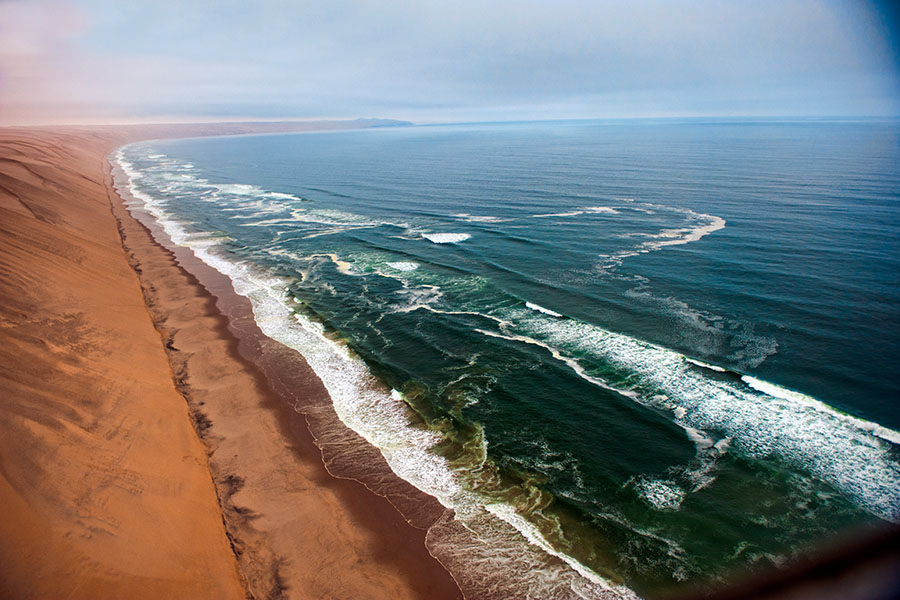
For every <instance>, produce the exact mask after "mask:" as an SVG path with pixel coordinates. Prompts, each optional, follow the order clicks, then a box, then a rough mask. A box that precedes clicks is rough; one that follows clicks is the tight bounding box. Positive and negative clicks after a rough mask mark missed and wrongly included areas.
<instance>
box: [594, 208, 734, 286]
mask: <svg viewBox="0 0 900 600" xmlns="http://www.w3.org/2000/svg"><path fill="white" fill-rule="evenodd" d="M628 209H629V210H637V211H641V212H646V213H650V214H655V213H656V212H659V211H662V210H668V211H670V212H675V213H678V214H681V215H684V216H686V217H687V218H689V219H691V220H693V221H695V224H692V225H690V226H688V227H682V228H675V229H664V230H662V231H660V232H658V233H655V234H651V235H649V236H646V237H649V238H650V239H648V240H647V241H644V242H641V243H640V244H638V245H637V246H634V247H632V248H629V249H628V250H623V251H621V252H616V253H614V254H610V255H601V258H603V259H604V261H603V262H602V263H601V264H600V265H599V266H598V268H599V269H600V270H605V269H607V268H609V267H613V266H615V265H619V264H621V263H622V261H623V260H625V259H626V258H630V257H632V256H638V255H640V254H647V253H648V252H655V251H657V250H661V249H663V248H666V247H669V246H679V245H682V244H689V243H691V242H696V241H698V240H700V239H701V238H703V237H705V236H707V235H709V234H711V233H714V232H716V231H719V230H720V229H724V228H725V224H726V222H725V219H723V218H721V217H717V216H715V215H707V214H702V213H697V212H694V211H692V210H690V209H684V208H679V209H674V208H670V207H666V206H657V205H653V204H645V205H644V206H629V207H628ZM626 237H631V235H630V234H629V235H628V236H626Z"/></svg>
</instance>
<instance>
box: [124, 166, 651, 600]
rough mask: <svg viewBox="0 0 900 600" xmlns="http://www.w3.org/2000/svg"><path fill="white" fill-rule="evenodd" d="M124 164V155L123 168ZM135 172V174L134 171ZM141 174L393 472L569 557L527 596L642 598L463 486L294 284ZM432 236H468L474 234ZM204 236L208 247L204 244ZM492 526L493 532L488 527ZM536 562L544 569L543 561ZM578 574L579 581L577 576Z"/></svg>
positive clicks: (469, 519)
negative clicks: (197, 221) (192, 224)
mask: <svg viewBox="0 0 900 600" xmlns="http://www.w3.org/2000/svg"><path fill="white" fill-rule="evenodd" d="M120 156H121V153H120ZM124 162H125V161H124V158H122V159H121V160H120V164H121V163H124ZM124 167H125V165H123V170H124V171H125V172H126V174H128V170H126V169H125V168H124ZM131 171H132V173H134V169H131ZM135 175H136V176H135V177H134V178H131V177H130V176H129V186H130V188H131V191H132V195H133V196H134V197H135V198H136V199H137V200H138V201H140V202H141V203H142V205H143V206H144V208H145V209H146V210H147V211H148V212H150V213H151V214H152V215H153V216H154V217H155V218H156V219H157V221H158V222H159V223H160V225H161V226H162V227H163V229H164V230H165V231H166V233H167V234H168V235H169V237H170V238H171V239H172V241H173V242H174V243H175V244H177V245H182V246H186V247H188V248H191V249H192V250H193V252H194V254H195V255H196V256H197V257H198V258H199V259H200V260H202V261H203V262H205V263H206V264H208V265H209V266H211V267H213V268H214V269H216V270H217V271H219V272H221V273H223V274H225V275H226V276H228V277H229V278H230V279H231V281H232V284H233V286H234V290H235V292H236V293H238V294H240V295H242V296H245V297H247V298H248V299H249V300H250V302H251V306H252V309H253V313H254V319H255V321H256V322H257V324H258V325H259V327H260V329H261V330H262V331H263V333H264V334H265V335H267V336H269V337H270V338H272V339H274V340H276V341H279V342H281V343H283V344H285V345H286V346H288V347H290V348H293V349H295V350H297V351H298V352H300V353H301V354H302V355H303V356H304V357H305V358H306V361H307V362H308V363H309V365H310V367H312V369H313V370H314V371H315V373H316V374H317V375H318V377H319V378H320V379H321V381H322V383H323V384H324V386H325V388H326V389H327V390H328V393H329V395H330V396H331V399H332V402H333V404H334V408H335V411H336V413H337V415H338V417H339V418H340V420H341V421H342V422H343V423H344V424H345V425H346V426H347V427H349V428H350V429H352V430H353V431H355V432H356V433H357V434H359V435H360V436H361V437H363V438H364V439H365V440H367V441H368V442H369V443H371V444H372V445H373V446H375V447H376V448H378V449H379V450H380V452H381V454H382V455H383V456H384V457H385V459H386V460H387V463H388V465H389V466H390V468H391V469H392V470H393V471H394V473H396V474H397V475H398V476H400V477H401V478H403V479H405V480H406V481H408V482H410V483H411V484H412V485H414V486H416V487H417V488H419V489H420V490H422V491H424V492H426V493H428V494H430V495H432V496H434V497H435V498H437V499H438V501H439V502H441V504H443V505H444V506H447V507H452V508H453V509H454V513H455V519H457V520H459V521H460V522H463V523H465V525H464V527H465V528H466V529H469V530H470V531H471V532H472V535H473V536H474V537H475V539H479V538H480V537H481V534H480V533H479V527H481V525H480V523H481V520H480V517H479V515H483V514H485V509H486V506H485V505H486V504H491V506H492V508H491V509H490V512H491V513H492V514H495V517H497V518H500V519H501V520H503V521H504V522H510V523H511V524H512V525H513V527H515V529H516V531H518V532H519V534H520V535H521V536H522V537H523V538H524V540H525V541H527V542H528V543H529V544H531V545H533V546H534V547H535V548H538V547H539V548H540V549H541V550H543V551H550V552H551V553H552V554H554V555H555V556H558V557H560V558H562V559H563V560H564V561H565V563H566V564H567V565H568V566H569V567H570V568H571V569H572V571H571V573H572V577H574V578H575V580H571V578H555V580H554V581H552V582H548V581H543V580H542V579H541V578H540V577H537V578H535V579H534V580H528V581H523V582H521V585H522V586H523V587H525V588H527V587H528V586H529V585H532V586H537V587H536V588H535V591H534V593H532V591H527V590H526V593H525V597H529V598H532V597H535V598H536V597H540V596H541V595H542V592H541V590H543V589H547V588H549V589H552V590H553V593H552V595H553V597H559V598H565V597H581V598H600V597H617V598H628V599H631V598H636V596H635V595H634V594H633V593H632V592H631V591H630V590H628V589H627V588H624V587H620V586H614V585H612V584H609V583H607V582H605V581H604V580H603V579H602V578H601V577H600V576H599V575H597V574H596V573H594V572H593V571H591V570H590V569H588V568H587V567H585V566H583V565H581V564H580V563H578V562H577V561H576V560H574V559H573V558H571V557H568V556H566V555H564V554H561V553H559V552H557V551H555V550H554V549H553V548H552V547H551V546H550V545H549V543H547V542H546V540H544V539H543V538H541V537H539V533H538V532H537V530H536V529H535V528H534V526H532V525H531V524H530V523H528V522H527V521H526V520H524V519H523V518H521V517H517V516H515V517H514V516H512V515H514V514H515V511H514V509H513V508H512V507H511V506H509V507H506V508H504V507H505V506H506V505H498V504H492V503H491V502H489V501H488V500H487V499H486V498H484V497H482V496H480V495H479V494H478V493H476V492H473V491H469V490H467V489H465V488H464V487H462V486H461V485H460V483H459V481H458V480H457V478H456V475H455V474H454V472H453V471H452V469H451V468H450V466H449V464H448V463H447V461H446V459H444V458H442V457H440V456H439V455H437V454H435V453H434V452H431V451H430V449H431V448H432V447H433V446H434V445H435V444H436V443H438V442H440V441H441V439H442V438H441V437H440V436H439V435H438V434H436V433H434V432H432V431H429V430H427V429H423V428H420V427H413V426H412V425H411V424H410V415H409V410H410V409H409V408H408V406H407V405H406V404H405V402H404V401H403V396H402V394H401V393H400V392H399V391H397V390H393V389H389V388H386V387H384V386H383V385H382V384H380V383H379V381H378V380H377V379H375V378H374V377H373V375H372V374H371V372H370V371H369V370H368V368H367V367H366V365H365V363H364V362H363V361H362V360H361V359H360V358H359V357H357V356H356V355H355V354H354V353H353V352H352V351H350V350H349V348H348V347H347V346H346V345H344V344H341V343H339V342H336V341H334V340H332V339H331V338H329V337H328V336H327V335H326V334H325V331H324V327H323V326H322V325H321V324H319V323H317V322H315V321H312V320H310V319H309V318H307V317H305V316H304V315H302V314H297V313H294V311H293V309H292V308H291V306H292V305H294V304H296V298H294V297H293V296H291V295H290V294H289V293H288V292H287V291H286V290H287V289H288V287H289V282H288V281H286V280H284V279H281V278H278V277H273V276H271V275H269V274H267V273H265V272H260V271H259V270H257V268H256V267H254V266H252V265H251V264H249V263H243V262H235V261H233V260H228V259H226V258H224V256H222V255H220V254H219V253H217V252H216V248H215V245H216V242H217V241H218V242H221V238H218V240H216V238H214V237H211V236H210V235H209V234H203V233H200V234H198V233H191V232H189V231H187V229H186V228H185V226H184V225H183V224H182V223H180V222H179V221H177V220H176V219H173V218H171V217H170V216H169V214H168V213H167V212H166V210H165V205H166V201H165V200H162V199H160V200H157V199H155V198H154V197H152V196H151V195H149V194H145V193H143V192H142V191H141V190H139V189H137V187H136V186H135V182H136V180H137V179H138V178H139V177H140V174H137V173H135ZM433 235H435V236H441V235H444V236H447V235H453V236H465V238H462V239H467V238H468V234H433ZM204 236H205V237H204ZM200 238H203V240H205V242H204V243H199V239H200ZM206 242H211V243H206ZM436 243H446V242H436ZM323 256H327V257H328V258H329V259H330V260H331V261H332V262H334V263H335V265H336V266H337V267H338V268H339V269H341V270H342V271H343V272H347V273H348V274H352V270H351V266H350V265H349V263H346V262H345V261H341V260H340V259H339V258H338V257H337V256H336V255H331V254H328V255H323ZM424 308H430V307H427V306H424ZM495 320H496V319H495ZM499 323H502V321H499ZM501 515H502V516H501ZM488 528H489V529H490V526H489V525H488ZM488 534H489V532H488V531H484V535H485V536H488ZM498 542H503V540H498ZM509 542H510V540H508V539H506V540H505V543H509ZM492 551H494V552H496V551H501V549H500V547H499V546H493V547H492ZM509 552H510V553H513V554H515V553H518V554H520V555H522V556H527V555H528V554H529V553H531V552H534V551H533V550H531V549H529V548H527V547H526V548H518V549H516V550H512V549H510V550H509ZM532 562H533V563H534V564H540V562H541V561H540V560H534V561H532ZM576 572H577V573H578V574H579V575H578V576H576V575H574V573H576ZM576 580H577V581H576ZM560 582H562V583H560ZM560 586H562V589H560ZM610 594H613V596H610Z"/></svg>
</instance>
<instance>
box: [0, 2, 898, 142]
mask: <svg viewBox="0 0 900 600" xmlns="http://www.w3.org/2000/svg"><path fill="white" fill-rule="evenodd" d="M896 14H897V13H896V10H895V9H893V8H892V7H891V5H890V3H887V2H885V3H879V2H865V1H860V2H839V1H834V0H778V1H773V0H759V1H754V2H741V1H724V0H718V1H713V0H702V1H697V2H673V1H666V0H641V1H635V2H612V1H588V0H560V1H558V2H550V1H541V0H519V1H514V0H480V1H479V0H455V1H453V2H450V1H435V2H420V1H415V0H398V1H392V2H390V3H382V2H373V1H365V0H334V1H332V2H328V3H312V2H290V1H289V0H263V1H258V2H252V3H248V2H242V1H237V0H223V1H220V2H169V1H161V2H160V1H153V2H151V1H148V0H136V1H134V2H128V3H122V2H118V1H113V0H0V124H25V123H50V122H55V123H61V122H98V121H101V122H102V121H135V120H151V121H152V120H236V119H270V120H271V119H318V118H353V117H359V116H367V117H368V116H371V117H376V116H377V117H389V118H398V119H409V120H414V121H418V122H435V121H441V122H446V121H475V120H518V119H548V118H593V117H597V118H604V117H609V118H620V117H640V116H649V117H666V116H733V115H745V116H898V115H900V75H898V72H900V60H898V58H900V45H898V31H897V23H896Z"/></svg>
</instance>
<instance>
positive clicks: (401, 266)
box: [388, 261, 419, 272]
mask: <svg viewBox="0 0 900 600" xmlns="http://www.w3.org/2000/svg"><path fill="white" fill-rule="evenodd" d="M388 266H389V267H390V268H392V269H396V270H397V271H405V272H409V271H415V270H416V269H418V268H419V265H418V264H417V263H414V262H404V261H401V262H389V263H388Z"/></svg>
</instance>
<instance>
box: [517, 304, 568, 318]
mask: <svg viewBox="0 0 900 600" xmlns="http://www.w3.org/2000/svg"><path fill="white" fill-rule="evenodd" d="M525 306H527V307H528V308H530V309H531V310H536V311H537V312H540V313H544V314H545V315H550V316H551V317H561V316H562V315H561V314H559V313H558V312H556V311H555V310H550V309H549V308H544V307H543V306H539V305H537V304H534V303H532V302H526V303H525Z"/></svg>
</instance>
